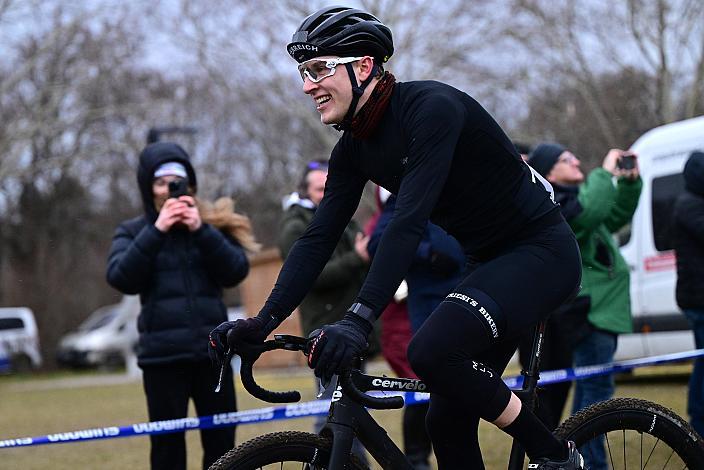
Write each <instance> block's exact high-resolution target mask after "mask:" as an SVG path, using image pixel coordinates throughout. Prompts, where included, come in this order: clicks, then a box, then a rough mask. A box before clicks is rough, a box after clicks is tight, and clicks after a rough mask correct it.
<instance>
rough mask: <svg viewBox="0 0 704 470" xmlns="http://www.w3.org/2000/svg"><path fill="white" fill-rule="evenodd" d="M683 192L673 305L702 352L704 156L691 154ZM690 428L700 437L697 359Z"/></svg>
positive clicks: (701, 393) (703, 424)
mask: <svg viewBox="0 0 704 470" xmlns="http://www.w3.org/2000/svg"><path fill="white" fill-rule="evenodd" d="M684 187H685V190H684V192H683V193H682V194H681V195H680V196H679V197H678V198H677V202H676V203H675V210H674V216H673V224H672V227H673V243H674V247H675V253H676V254H677V290H676V298H677V305H679V307H680V308H681V309H682V311H683V312H684V314H685V315H687V319H688V320H689V323H690V324H691V325H692V331H693V332H694V342H695V344H696V347H697V348H698V349H701V348H704V153H702V152H693V153H692V154H691V155H690V156H689V159H688V160H687V163H686V164H685V166H684ZM687 412H688V413H689V416H690V419H691V423H692V426H693V427H694V429H695V430H696V431H697V432H698V433H699V434H700V435H702V436H704V359H703V358H701V357H700V358H697V360H696V361H695V362H694V369H693V370H692V375H691V376H690V378H689V397H688V403H687Z"/></svg>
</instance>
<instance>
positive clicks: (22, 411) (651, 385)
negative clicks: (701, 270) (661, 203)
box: [0, 365, 690, 470]
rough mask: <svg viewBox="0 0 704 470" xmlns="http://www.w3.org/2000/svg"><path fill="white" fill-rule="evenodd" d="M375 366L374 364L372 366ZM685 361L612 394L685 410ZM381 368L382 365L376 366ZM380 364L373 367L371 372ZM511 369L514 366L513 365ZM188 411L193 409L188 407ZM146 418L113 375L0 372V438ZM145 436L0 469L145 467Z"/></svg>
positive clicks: (302, 423) (506, 444) (33, 451)
mask: <svg viewBox="0 0 704 470" xmlns="http://www.w3.org/2000/svg"><path fill="white" fill-rule="evenodd" d="M380 367H382V366H380ZM689 367H690V366H688V365H683V366H668V367H660V368H657V369H655V368H651V369H640V370H638V371H637V372H636V374H634V375H633V376H632V377H629V378H627V379H625V380H619V383H618V386H617V393H616V395H617V396H632V397H639V398H644V399H647V400H652V401H655V402H658V403H660V404H663V405H665V406H667V407H669V408H671V409H673V410H674V411H675V412H676V413H677V414H679V415H681V416H683V417H686V393H687V384H686V374H687V373H688V372H689ZM382 370H383V368H382ZM377 372H380V370H377V369H376V368H375V369H374V373H377ZM514 372H515V371H514ZM258 377H259V379H258V380H259V381H260V382H261V383H262V385H265V386H268V387H269V388H272V389H275V390H284V389H287V390H288V389H298V390H300V391H301V392H302V393H303V399H304V400H309V399H312V398H314V397H313V394H314V392H313V386H312V385H313V384H312V380H311V376H310V375H309V374H308V372H307V371H296V373H293V374H291V373H287V372H285V371H278V372H277V373H276V374H272V373H271V372H268V373H267V372H262V373H260V374H259V375H258ZM237 397H238V402H239V408H240V409H241V410H245V409H253V408H259V407H263V406H265V404H264V403H262V402H260V401H258V400H256V399H254V398H252V397H251V396H249V395H248V394H247V393H246V392H245V391H244V390H243V389H242V388H241V385H240V384H239V383H237ZM191 414H193V411H192V408H191ZM374 416H375V417H376V419H378V420H379V421H380V422H381V423H382V425H383V426H384V427H385V428H386V429H387V431H388V432H389V434H390V436H391V437H392V438H393V439H394V440H395V441H396V442H397V443H400V441H401V439H400V436H401V434H400V431H401V430H400V422H401V411H378V412H374ZM145 421H147V413H146V405H145V400H144V394H143V391H142V385H141V382H139V381H134V380H132V381H126V380H124V379H123V378H122V377H121V376H118V375H107V374H100V373H95V372H92V373H80V374H75V373H61V374H51V375H35V376H24V377H22V376H4V377H0V440H4V439H9V438H16V437H26V436H39V435H45V434H51V433H56V432H64V431H75V430H80V429H87V428H96V427H104V426H125V425H129V424H132V423H141V422H145ZM311 427H312V418H302V419H295V420H287V421H279V422H270V423H265V424H259V425H241V426H240V427H239V428H238V429H237V442H238V443H241V442H244V441H245V440H248V439H250V438H252V437H254V436H257V435H260V434H263V433H267V432H273V431H277V430H283V429H298V430H305V431H308V430H310V428H311ZM480 436H481V442H482V449H483V452H484V459H485V462H486V467H487V468H488V469H502V468H505V466H506V462H507V456H508V452H509V448H510V441H509V439H508V438H507V437H506V436H505V435H504V434H503V433H501V432H500V431H497V430H496V429H495V428H494V427H493V426H491V425H486V424H485V423H483V424H482V426H481V428H480ZM186 440H187V444H188V468H189V469H198V468H200V458H201V451H200V442H199V437H198V432H197V431H190V432H187V433H186ZM148 454H149V439H148V438H146V437H132V438H122V439H110V440H99V441H90V442H83V443H70V444H52V445H44V446H37V447H26V448H15V449H0V468H2V469H20V468H21V469H28V470H31V469H46V468H52V469H57V470H61V469H72V470H73V469H93V468H100V469H124V468H130V469H143V468H148Z"/></svg>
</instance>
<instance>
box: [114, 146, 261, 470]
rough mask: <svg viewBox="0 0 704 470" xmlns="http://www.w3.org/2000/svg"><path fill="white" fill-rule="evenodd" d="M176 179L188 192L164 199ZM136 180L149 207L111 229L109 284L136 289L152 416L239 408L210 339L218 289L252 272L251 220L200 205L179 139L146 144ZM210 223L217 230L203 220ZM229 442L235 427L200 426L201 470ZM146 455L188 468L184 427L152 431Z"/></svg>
mask: <svg viewBox="0 0 704 470" xmlns="http://www.w3.org/2000/svg"><path fill="white" fill-rule="evenodd" d="M178 180H183V181H185V182H187V187H188V195H182V196H180V197H178V198H170V197H169V182H172V181H178ZM137 181H138V183H139V189H140V191H141V193H142V200H143V203H144V212H145V213H144V215H142V216H139V217H136V218H134V219H130V220H127V221H125V222H123V223H122V224H120V226H119V227H118V228H117V231H116V232H115V235H114V237H113V241H112V247H111V249H110V255H109V259H108V269H107V280H108V282H109V283H110V285H112V286H113V287H115V288H116V289H118V290H119V291H121V292H123V293H125V294H139V295H140V300H141V303H142V310H141V312H140V315H139V319H138V329H139V344H138V348H137V360H138V364H139V366H140V367H141V368H142V371H143V381H144V391H145V394H146V396H147V408H148V410H149V419H150V420H151V421H158V420H166V419H178V418H184V417H186V416H187V409H188V400H189V398H193V401H194V404H195V408H196V412H197V413H198V415H199V416H200V415H211V414H214V413H224V412H231V411H236V403H235V392H234V386H233V381H232V372H231V370H228V371H227V372H228V374H227V376H226V378H225V380H224V383H223V389H222V392H221V393H218V394H216V393H214V391H213V390H214V387H215V383H216V381H217V372H215V371H214V370H213V368H212V367H211V363H210V360H209V358H208V346H207V338H208V332H209V331H210V330H211V329H213V328H214V327H215V326H217V325H218V324H220V323H221V322H223V321H225V320H227V310H226V308H225V305H224V304H223V301H222V292H223V287H231V286H234V285H236V284H237V283H239V282H240V281H242V279H244V277H245V276H246V275H247V273H248V270H249V264H248V261H247V257H246V254H245V249H244V248H243V245H244V246H245V247H248V248H252V249H254V248H256V244H255V243H254V240H253V237H252V236H251V231H250V230H249V222H248V220H247V219H246V218H245V217H244V216H241V215H239V214H235V213H234V212H233V211H232V209H233V207H234V206H233V205H232V200H228V199H223V200H218V201H217V202H216V203H215V205H207V206H206V205H203V204H201V203H197V202H196V200H195V199H194V197H193V195H194V194H195V192H196V175H195V171H194V170H193V167H192V166H191V163H190V161H189V157H188V155H187V154H186V152H185V151H184V150H183V149H182V148H181V147H180V146H178V145H177V144H174V143H170V142H158V143H154V144H151V145H148V146H147V147H146V148H145V149H144V150H143V151H142V153H141V154H140V157H139V168H138V170H137ZM228 201H229V203H228ZM201 214H202V218H201ZM209 219H212V220H216V221H217V224H216V225H219V226H218V228H219V229H218V228H215V227H214V226H213V225H211V224H209V223H206V222H205V221H207V220H209ZM238 234H240V235H239V236H238ZM234 438H235V430H234V428H221V429H211V430H203V431H201V442H202V444H203V450H204V455H203V468H208V467H209V466H210V464H212V463H213V462H215V460H217V459H218V458H219V457H220V456H221V455H222V454H224V453H225V452H227V451H228V450H230V449H231V448H232V447H233V445H234ZM150 459H151V468H152V469H170V470H173V469H185V468H186V446H185V438H184V433H183V432H181V433H173V434H162V435H152V436H151V454H150Z"/></svg>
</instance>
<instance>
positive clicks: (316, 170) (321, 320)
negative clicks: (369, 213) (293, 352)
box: [278, 160, 369, 336]
mask: <svg viewBox="0 0 704 470" xmlns="http://www.w3.org/2000/svg"><path fill="white" fill-rule="evenodd" d="M327 174H328V171H327V162H325V161H317V160H315V161H312V162H310V163H308V164H307V165H306V169H305V171H304V173H303V176H302V178H301V183H300V184H299V188H298V191H297V192H294V193H292V194H290V195H289V196H287V197H286V198H285V199H284V201H283V208H284V217H283V219H282V221H281V224H280V227H279V237H278V246H279V251H280V252H281V257H282V258H284V259H285V258H286V256H288V253H289V251H291V247H293V244H294V243H295V241H296V240H298V238H299V237H300V236H301V235H303V233H304V232H305V231H306V228H307V227H308V224H309V223H310V221H311V220H312V219H313V215H314V214H315V210H316V208H317V207H318V204H319V203H320V201H321V200H322V198H323V192H324V190H325V181H326V179H327ZM367 241H368V238H367V237H365V236H364V234H363V233H362V229H361V228H360V226H359V224H357V222H355V221H354V220H352V221H350V223H349V224H348V225H347V228H346V229H345V232H344V234H343V235H342V238H341V239H340V242H339V243H338V244H337V247H335V251H334V253H333V255H332V257H331V258H330V260H329V261H328V263H327V264H326V265H325V269H323V272H322V273H320V276H319V277H318V279H317V280H316V282H315V284H314V285H313V288H312V289H311V290H310V292H309V293H308V295H307V296H306V297H305V299H303V302H301V305H300V306H299V309H298V310H299V312H300V318H301V329H302V330H303V334H304V335H306V336H307V335H308V334H310V332H311V331H313V330H315V329H317V328H320V327H321V326H323V325H326V324H330V323H335V322H336V321H338V320H340V319H342V317H344V316H345V312H346V311H347V307H349V306H350V305H351V304H352V303H354V299H355V297H356V296H357V292H358V291H359V288H360V287H361V286H362V282H363V281H364V277H365V275H366V272H367V265H368V263H369V255H368V254H367V248H366V247H367Z"/></svg>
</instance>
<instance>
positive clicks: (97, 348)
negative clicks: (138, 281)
mask: <svg viewBox="0 0 704 470" xmlns="http://www.w3.org/2000/svg"><path fill="white" fill-rule="evenodd" d="M139 309H140V304H139V296H137V295H125V296H124V297H123V298H122V300H121V301H120V303H117V304H113V305H106V306H104V307H100V308H99V309H97V310H95V311H94V312H93V313H91V314H90V316H89V317H88V318H87V319H86V320H85V321H84V322H83V323H81V325H80V326H79V327H78V330H76V331H73V332H70V333H68V334H66V335H65V336H64V337H62V338H61V341H60V342H59V347H58V351H57V353H56V360H57V361H58V362H59V364H62V365H67V366H72V367H83V366H88V367H90V366H106V367H115V366H119V365H122V364H125V362H126V361H127V360H128V359H129V358H130V356H131V355H134V354H133V348H134V345H135V344H136V343H137V338H138V333H137V316H138V315H139Z"/></svg>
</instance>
